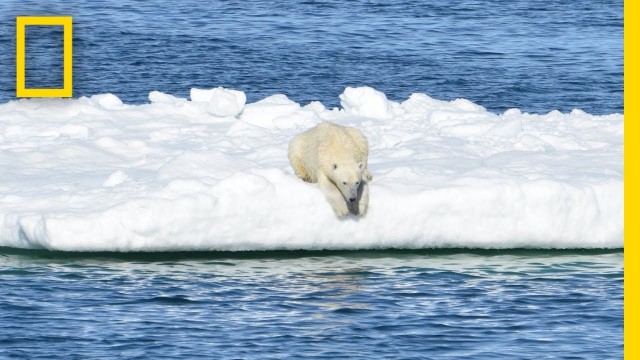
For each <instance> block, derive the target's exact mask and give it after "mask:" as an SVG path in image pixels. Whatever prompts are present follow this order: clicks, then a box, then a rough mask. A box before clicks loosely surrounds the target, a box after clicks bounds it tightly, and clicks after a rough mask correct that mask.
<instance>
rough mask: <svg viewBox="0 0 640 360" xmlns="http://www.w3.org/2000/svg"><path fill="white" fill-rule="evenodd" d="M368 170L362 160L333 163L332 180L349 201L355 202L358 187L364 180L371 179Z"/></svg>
mask: <svg viewBox="0 0 640 360" xmlns="http://www.w3.org/2000/svg"><path fill="white" fill-rule="evenodd" d="M368 173H369V172H368V171H367V169H366V168H365V166H364V163H362V162H348V163H333V165H332V167H331V180H333V182H334V183H335V184H336V187H337V188H338V190H340V193H341V194H342V196H343V197H344V199H345V200H346V201H347V202H350V203H353V202H355V201H356V200H357V199H358V188H360V184H362V181H363V178H364V180H370V176H369V175H368Z"/></svg>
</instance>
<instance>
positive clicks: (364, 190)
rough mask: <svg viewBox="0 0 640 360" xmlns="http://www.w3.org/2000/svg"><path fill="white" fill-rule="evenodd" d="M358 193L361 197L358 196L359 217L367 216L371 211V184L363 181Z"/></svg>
mask: <svg viewBox="0 0 640 360" xmlns="http://www.w3.org/2000/svg"><path fill="white" fill-rule="evenodd" d="M358 191H359V192H360V194H359V195H360V196H358V215H360V216H365V215H366V214H367V210H368V209H369V183H368V182H366V181H363V182H362V185H360V189H358Z"/></svg>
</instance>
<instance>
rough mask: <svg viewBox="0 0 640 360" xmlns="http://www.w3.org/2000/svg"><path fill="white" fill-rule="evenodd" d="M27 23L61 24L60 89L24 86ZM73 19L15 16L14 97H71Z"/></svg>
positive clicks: (67, 17)
mask: <svg viewBox="0 0 640 360" xmlns="http://www.w3.org/2000/svg"><path fill="white" fill-rule="evenodd" d="M29 25H51V26H62V27H63V32H64V35H63V36H64V39H63V41H64V42H63V43H64V46H63V48H64V55H63V59H64V60H63V68H64V70H63V71H64V73H63V74H64V82H63V88H62V89H27V88H26V87H25V27H26V26H29ZM72 25H73V21H72V17H71V16H18V17H16V97H71V96H72V95H73V53H72V51H73V50H72V49H73V29H72Z"/></svg>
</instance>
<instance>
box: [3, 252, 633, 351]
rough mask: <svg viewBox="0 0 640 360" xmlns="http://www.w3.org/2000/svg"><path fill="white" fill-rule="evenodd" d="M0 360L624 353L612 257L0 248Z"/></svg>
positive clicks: (616, 263)
mask: <svg viewBox="0 0 640 360" xmlns="http://www.w3.org/2000/svg"><path fill="white" fill-rule="evenodd" d="M0 284H1V285H0V307H1V308H2V309H3V311H2V312H1V313H0V321H2V323H3V327H2V328H1V330H0V343H2V346H1V347H0V357H10V356H13V357H22V356H27V355H28V356H29V357H34V356H36V357H37V356H39V355H42V356H46V357H47V358H60V359H62V358H64V359H67V358H70V357H74V356H78V357H82V358H87V357H94V358H95V357H111V356H113V354H114V353H115V354H119V355H118V356H120V357H137V356H140V357H147V358H148V357H156V356H170V357H171V356H179V357H185V356H186V357H190V356H210V355H211V354H216V356H220V357H249V358H254V357H255V358H264V357H276V358H282V357H301V356H314V357H319V358H329V357H331V358H333V357H336V356H339V357H355V358H373V357H375V358H385V357H388V358H398V357H405V358H406V357H422V356H424V354H426V353H428V354H430V356H433V357H434V358H441V357H443V356H453V357H464V358H483V357H486V358H492V359H501V358H503V359H512V358H519V357H521V355H522V354H523V353H527V354H536V356H541V357H545V356H551V357H556V356H564V355H565V354H572V355H574V356H577V357H581V356H584V357H586V358H618V357H621V356H622V321H623V311H622V300H623V291H622V290H623V254H622V253H621V252H615V251H604V252H599V251H548V252H547V251H543V250H531V251H461V250H440V251H429V250H421V251H364V252H254V253H176V254H171V253H168V254H157V253H156V254H140V253H137V254H73V253H56V252H45V251H24V250H12V249H3V250H2V252H0Z"/></svg>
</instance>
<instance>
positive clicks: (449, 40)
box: [0, 0, 623, 359]
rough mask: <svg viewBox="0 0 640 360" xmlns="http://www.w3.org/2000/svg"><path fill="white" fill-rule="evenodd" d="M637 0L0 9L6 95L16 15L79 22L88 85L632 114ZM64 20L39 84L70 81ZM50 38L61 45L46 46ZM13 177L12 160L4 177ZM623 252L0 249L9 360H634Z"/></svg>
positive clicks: (129, 93) (143, 95) (31, 79)
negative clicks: (378, 94) (625, 34)
mask: <svg viewBox="0 0 640 360" xmlns="http://www.w3.org/2000/svg"><path fill="white" fill-rule="evenodd" d="M622 8H623V1H622V0H615V1H587V0H577V1H572V2H566V1H556V0H548V1H535V2H533V1H524V0H513V1H497V0H496V1H491V0H486V1H480V0H478V1H440V0H435V1H402V2H400V1H365V0H356V1H350V2H344V1H311V0H307V1H263V0H261V1H233V0H231V1H212V2H207V1H194V0H185V1H168V0H167V1H144V2H143V1H134V0H121V1H99V0H94V1H88V0H87V1H38V0H5V1H1V2H0V103H4V102H7V101H10V100H13V99H15V67H14V63H15V42H14V41H15V40H14V36H15V28H14V24H15V23H14V18H15V16H18V15H72V16H73V18H74V96H76V97H78V96H84V95H93V94H98V93H105V92H111V93H114V94H116V95H117V96H119V97H120V98H122V99H123V100H124V101H126V102H129V103H143V102H147V101H148V100H147V94H148V93H149V92H150V91H152V90H160V91H163V92H166V93H170V94H174V95H177V96H181V97H187V96H188V93H189V89H190V88H192V87H201V88H211V87H215V86H225V87H230V88H235V89H240V90H243V91H245V92H246V93H247V96H248V101H249V102H252V101H256V100H259V99H261V98H263V97H266V96H269V95H272V94H275V93H284V94H286V95H287V96H289V97H290V98H291V99H293V100H295V101H297V102H300V103H303V104H304V103H307V102H309V101H312V100H320V101H321V102H323V103H324V104H325V105H326V106H338V105H339V101H338V95H339V94H340V93H341V92H342V91H343V89H344V87H346V86H361V85H369V86H373V87H375V88H376V89H378V90H380V91H383V92H384V93H385V94H387V96H388V97H389V98H390V99H392V100H396V101H400V100H403V99H406V98H407V97H408V96H409V95H410V94H411V93H413V92H423V93H427V94H429V95H431V96H432V97H435V98H438V99H444V100H448V99H454V98H458V97H461V98H466V99H469V100H472V101H474V102H476V103H479V104H480V105H483V106H485V107H487V108H488V109H489V110H491V111H495V112H501V111H504V110H506V109H508V108H513V107H517V108H520V109H522V110H523V111H528V112H538V113H546V112H548V111H550V110H553V109H559V110H561V111H570V110H571V109H573V108H581V109H583V110H585V111H587V112H589V113H593V114H609V113H614V112H623V102H622V98H623V96H622V95H623V87H622V83H623V66H622V55H623V52H622V46H623V45H622V30H623V18H622V16H623V12H622ZM60 33H61V32H60V29H55V28H47V29H39V28H38V29H30V30H29V32H28V33H27V75H28V76H27V84H28V85H31V86H46V84H51V83H53V84H56V83H61V73H60V71H59V68H60V64H61V59H60V51H61V43H60V41H57V42H56V41H52V40H51V38H58V39H59V37H60ZM48 35H50V37H49V36H48ZM0 171H1V169H0ZM622 302H623V252H622V251H615V250H614V251H577V250H576V251H544V250H511V251H491V250H474V251H471V250H456V249H451V250H437V251H435V250H434V251H429V250H421V251H397V250H395V251H365V252H255V253H252V252H249V253H150V254H148V253H133V254H115V253H101V254H88V253H60V252H46V251H23V250H14V249H7V248H4V249H0V323H1V324H2V326H0V358H16V359H22V358H43V359H72V358H140V359H144V358H257V359H263V358H300V357H312V358H347V357H348V358H363V359H370V358H393V359H396V358H407V359H408V358H431V359H441V358H464V359H469V358H470V359H514V358H521V359H542V358H567V359H568V358H575V359H577V358H584V359H614V358H621V357H622V350H623V345H622V340H623V334H622V329H623V326H622V323H623V307H622Z"/></svg>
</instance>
